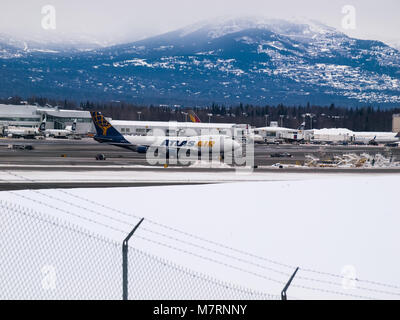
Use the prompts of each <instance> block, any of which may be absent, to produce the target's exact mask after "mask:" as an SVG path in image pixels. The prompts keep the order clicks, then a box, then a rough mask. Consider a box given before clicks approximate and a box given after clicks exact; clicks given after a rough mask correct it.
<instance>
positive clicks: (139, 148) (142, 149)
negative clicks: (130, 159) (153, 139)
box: [136, 146, 149, 153]
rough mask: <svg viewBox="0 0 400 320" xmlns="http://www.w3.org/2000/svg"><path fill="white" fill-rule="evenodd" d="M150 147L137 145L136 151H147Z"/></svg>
mask: <svg viewBox="0 0 400 320" xmlns="http://www.w3.org/2000/svg"><path fill="white" fill-rule="evenodd" d="M148 148H149V147H147V146H137V148H136V152H137V153H146V152H147V149H148Z"/></svg>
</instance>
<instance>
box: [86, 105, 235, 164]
mask: <svg viewBox="0 0 400 320" xmlns="http://www.w3.org/2000/svg"><path fill="white" fill-rule="evenodd" d="M91 116H92V120H93V124H94V126H95V128H96V133H97V134H96V135H95V136H94V139H95V140H96V141H98V142H100V143H107V144H111V145H114V146H118V147H121V148H125V149H129V150H132V151H135V152H138V153H146V152H147V151H148V150H149V148H153V149H157V150H159V151H160V152H162V151H165V152H166V154H168V153H169V152H171V151H175V152H176V151H178V152H179V151H182V150H183V151H185V152H189V151H190V152H189V153H194V154H201V152H209V153H213V154H220V155H221V156H222V157H223V156H224V152H225V151H226V152H232V151H235V150H238V149H239V148H240V147H241V145H240V144H239V143H238V142H237V141H235V140H233V139H232V137H230V136H226V135H207V136H190V137H181V136H179V137H172V136H134V135H122V134H121V133H120V132H119V131H118V130H117V129H115V128H114V127H113V126H112V125H111V124H110V123H109V122H108V121H107V119H106V118H105V117H104V116H103V115H102V114H101V113H100V112H91Z"/></svg>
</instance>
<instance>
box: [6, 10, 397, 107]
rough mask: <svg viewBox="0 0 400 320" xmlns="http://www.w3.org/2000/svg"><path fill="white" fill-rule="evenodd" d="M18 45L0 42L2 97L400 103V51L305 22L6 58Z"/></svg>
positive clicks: (249, 24)
mask: <svg viewBox="0 0 400 320" xmlns="http://www.w3.org/2000/svg"><path fill="white" fill-rule="evenodd" d="M0 42H1V43H3V42H2V41H1V38H0ZM15 47H16V46H15V45H13V44H12V43H8V44H1V45H0V48H1V49H0V66H1V69H0V70H1V72H2V74H3V77H2V78H3V79H2V85H1V87H0V94H3V95H10V94H19V95H23V96H26V95H30V94H41V95H46V96H56V97H59V98H64V97H69V98H75V99H115V100H129V101H136V102H145V103H173V104H176V103H186V104H199V105H201V104H206V103H210V102H219V103H226V104H231V103H238V102H244V103H255V104H277V103H287V104H305V103H307V102H311V103H316V104H330V103H336V104H340V105H345V106H353V105H360V104H372V105H382V106H394V105H397V106H398V105H399V104H400V52H399V51H398V50H397V49H394V48H392V47H390V46H388V45H386V44H384V43H382V42H380V41H374V40H358V39H354V38H350V37H348V36H346V35H345V34H343V33H341V32H339V31H337V30H335V29H334V28H331V27H328V26H325V25H323V24H321V23H319V22H316V21H308V20H304V19H303V20H294V21H285V20H278V19H265V18H258V17H251V18H240V19H232V18H223V19H218V21H216V22H215V21H206V22H202V23H197V24H194V25H191V26H188V27H185V28H182V29H179V30H176V31H173V32H169V33H166V34H163V35H160V36H156V37H151V38H148V39H145V40H142V41H137V42H133V43H128V44H122V45H116V46H111V47H106V48H97V49H96V48H94V49H91V50H90V51H87V52H80V51H76V50H75V51H70V52H68V50H67V51H65V50H64V51H62V52H61V53H60V52H59V53H56V52H37V51H30V52H29V54H25V55H24V54H20V53H19V51H16V53H15V55H14V56H12V55H11V56H10V55H7V54H8V52H11V51H12V50H11V49H10V48H15ZM10 50H11V51H10ZM18 50H22V49H18ZM42 51H43V50H42ZM25 52H26V50H25Z"/></svg>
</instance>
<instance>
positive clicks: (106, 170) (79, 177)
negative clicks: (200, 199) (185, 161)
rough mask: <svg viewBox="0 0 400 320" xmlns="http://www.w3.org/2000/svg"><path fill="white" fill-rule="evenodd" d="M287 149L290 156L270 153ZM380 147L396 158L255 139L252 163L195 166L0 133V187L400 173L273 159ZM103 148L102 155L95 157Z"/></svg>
mask: <svg viewBox="0 0 400 320" xmlns="http://www.w3.org/2000/svg"><path fill="white" fill-rule="evenodd" d="M10 144H13V145H28V144H29V145H31V146H32V147H33V150H19V149H10V148H9V145H10ZM281 152H288V153H290V154H292V155H293V157H292V158H271V154H273V153H281ZM364 152H367V153H370V154H377V153H381V154H383V155H385V156H386V157H389V156H392V157H394V158H397V159H400V148H387V147H376V146H319V145H277V146H275V145H274V146H270V145H256V146H255V151H254V155H255V166H256V167H255V168H252V169H251V170H250V171H249V170H247V169H243V168H240V167H239V168H238V167H236V168H235V167H223V166H222V167H221V166H220V167H214V168H200V167H187V166H174V165H171V166H168V167H167V168H164V167H163V166H161V165H158V166H149V165H148V163H147V161H146V157H145V154H138V153H135V152H132V151H129V150H125V149H122V148H118V147H114V146H109V145H106V144H100V143H98V142H96V141H94V140H92V139H82V140H57V139H47V140H22V139H0V190H23V189H53V188H100V187H102V188H103V187H143V186H165V185H189V184H210V183H213V184H214V183H230V182H238V181H276V180H285V179H289V180H293V179H297V178H309V177H312V178H315V177H317V178H319V177H320V176H321V177H323V176H325V177H326V176H327V175H330V176H331V175H332V174H333V175H334V174H338V173H340V174H363V173H367V172H368V173H376V174H399V173H400V168H371V169H368V168H367V169H366V168H357V169H344V168H308V167H304V168H299V167H296V168H284V169H279V168H277V167H271V165H272V164H275V163H283V164H302V163H304V160H305V158H306V155H307V154H311V155H314V156H316V157H319V158H329V157H332V156H333V155H338V154H344V153H357V154H361V153H364ZM99 153H102V154H104V155H105V156H106V158H107V159H106V160H105V161H97V160H95V156H96V155H97V154H99Z"/></svg>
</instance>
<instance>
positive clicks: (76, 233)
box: [0, 201, 279, 299]
mask: <svg viewBox="0 0 400 320" xmlns="http://www.w3.org/2000/svg"><path fill="white" fill-rule="evenodd" d="M0 210H1V213H0V226H1V238H0V243H1V261H0V269H1V272H0V299H121V298H122V287H123V285H122V282H123V281H122V272H123V271H122V243H118V242H116V241H113V240H110V239H108V238H105V237H103V236H100V235H96V234H94V233H92V232H89V231H87V230H85V229H83V228H81V227H79V226H77V225H73V224H70V223H67V222H65V221H63V220H60V219H57V218H54V217H51V216H48V215H45V214H42V213H38V212H34V211H32V210H29V209H26V208H22V207H20V206H17V205H14V204H10V203H8V202H5V201H0ZM128 262H129V263H128V271H129V272H128V292H129V299H277V298H279V297H277V296H273V295H269V294H266V293H262V292H256V291H253V290H250V289H247V288H243V287H240V286H236V285H234V284H231V283H228V282H223V281H220V280H217V279H214V278H212V277H209V276H207V275H205V274H201V273H199V272H195V271H192V270H189V269H187V268H185V267H182V266H180V265H178V264H175V263H173V262H171V261H167V260H164V259H161V258H159V257H157V256H155V255H153V254H149V253H146V252H145V251H142V250H140V249H137V248H133V247H129V252H128Z"/></svg>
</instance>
